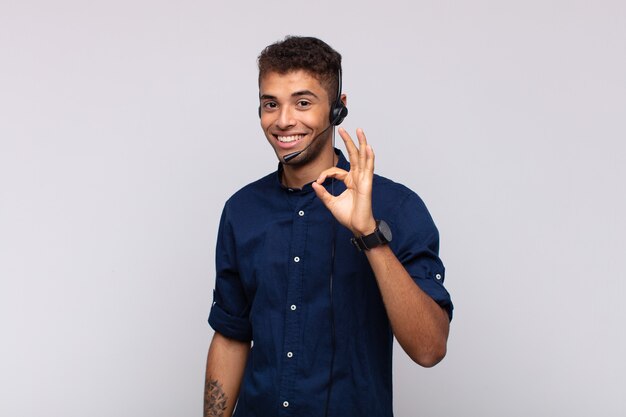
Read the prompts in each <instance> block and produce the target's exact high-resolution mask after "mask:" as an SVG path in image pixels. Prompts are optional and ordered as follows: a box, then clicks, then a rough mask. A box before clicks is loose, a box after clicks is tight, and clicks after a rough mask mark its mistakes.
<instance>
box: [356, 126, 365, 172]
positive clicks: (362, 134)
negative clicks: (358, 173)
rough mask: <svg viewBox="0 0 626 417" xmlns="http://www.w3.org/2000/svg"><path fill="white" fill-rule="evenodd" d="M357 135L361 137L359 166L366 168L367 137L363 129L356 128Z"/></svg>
mask: <svg viewBox="0 0 626 417" xmlns="http://www.w3.org/2000/svg"><path fill="white" fill-rule="evenodd" d="M356 137H357V138H358V139H359V168H361V169H365V168H366V166H367V138H366V137H365V132H363V129H361V128H358V129H357V130H356Z"/></svg>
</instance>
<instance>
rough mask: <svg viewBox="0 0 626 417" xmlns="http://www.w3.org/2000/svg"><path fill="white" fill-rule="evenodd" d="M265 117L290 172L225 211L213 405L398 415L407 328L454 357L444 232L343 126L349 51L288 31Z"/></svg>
mask: <svg viewBox="0 0 626 417" xmlns="http://www.w3.org/2000/svg"><path fill="white" fill-rule="evenodd" d="M258 64H259V97H260V108H259V115H260V118H261V128H262V129H263V132H264V134H265V137H266V138H267V141H268V142H269V143H270V145H271V146H272V148H273V149H274V152H275V153H276V156H277V157H278V160H279V164H278V170H277V171H276V172H274V173H272V174H270V175H268V176H266V177H264V178H261V179H260V180H258V181H256V182H253V183H251V184H249V185H248V186H246V187H244V188H243V189H241V190H240V191H238V192H237V193H235V194H234V195H233V196H232V197H231V198H230V199H229V200H228V201H227V202H226V205H225V207H224V211H223V213H222V218H221V223H220V229H219V235H218V241H217V249H216V267H217V276H216V284H215V292H214V303H213V307H212V309H211V313H210V316H209V323H210V324H211V326H212V327H213V329H214V330H215V335H214V337H213V340H212V342H211V346H210V348H209V354H208V359H207V369H206V386H205V399H204V401H205V402H204V410H205V411H204V414H205V416H230V415H231V413H232V412H233V410H234V408H235V404H236V405H237V407H236V411H235V413H234V414H235V416H238V417H251V416H259V417H271V416H279V415H280V416H298V417H306V416H317V417H323V416H342V417H346V416H376V417H384V416H392V415H393V408H392V387H391V385H392V376H391V356H392V342H393V337H394V336H395V338H396V339H397V340H398V342H399V343H400V345H401V346H402V348H403V349H404V351H405V352H406V353H407V354H408V355H409V356H410V357H411V359H413V360H414V361H415V362H416V363H418V364H420V365H422V366H427V367H428V366H433V365H435V364H436V363H437V362H439V361H440V360H441V359H442V358H443V357H444V355H445V352H446V342H447V337H448V328H449V327H448V326H449V320H450V318H451V315H452V303H451V301H450V297H449V294H448V292H447V291H446V290H445V288H444V287H443V280H444V267H443V264H442V262H441V260H440V259H439V257H438V255H437V253H438V246H439V237H438V232H437V229H436V227H435V225H434V224H433V221H432V219H431V217H430V215H429V213H428V211H427V209H426V207H425V206H424V204H423V203H422V201H421V200H420V198H419V197H418V196H417V194H415V193H414V192H412V191H411V190H409V189H408V188H406V187H404V186H402V185H400V184H397V183H394V182H392V181H390V180H388V179H385V178H383V177H380V176H378V175H374V152H373V150H372V147H371V146H370V145H369V144H368V143H367V140H366V138H365V134H364V133H363V131H362V130H361V129H357V131H356V136H357V138H358V146H357V145H356V144H355V143H354V142H353V140H352V138H351V137H350V135H349V134H348V133H347V132H346V131H345V130H343V129H341V128H339V129H338V130H339V135H340V136H341V138H342V139H343V142H344V144H345V146H346V148H347V152H348V155H349V159H350V163H348V162H347V160H346V159H345V158H344V156H343V154H342V153H341V152H340V151H339V150H336V149H334V147H333V140H332V139H333V130H334V125H337V124H339V123H341V120H342V119H343V117H345V116H346V115H347V109H346V108H345V105H346V96H345V95H344V94H341V90H340V89H341V55H339V54H338V53H337V52H336V51H334V50H333V49H332V48H331V47H330V46H328V45H327V44H325V43H324V42H322V41H320V40H319V39H315V38H300V37H287V38H286V39H285V40H284V41H281V42H278V43H275V44H273V45H270V46H268V47H267V48H266V49H265V50H264V51H263V52H262V53H261V55H260V56H259V59H258Z"/></svg>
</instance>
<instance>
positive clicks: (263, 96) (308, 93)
mask: <svg viewBox="0 0 626 417" xmlns="http://www.w3.org/2000/svg"><path fill="white" fill-rule="evenodd" d="M301 96H313V97H315V98H317V99H319V97H318V96H317V94H315V93H314V92H313V91H311V90H300V91H296V92H294V93H292V94H291V97H301ZM259 99H261V100H276V97H275V96H272V95H270V94H261V95H260V96H259Z"/></svg>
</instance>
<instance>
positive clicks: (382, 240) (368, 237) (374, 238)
mask: <svg viewBox="0 0 626 417" xmlns="http://www.w3.org/2000/svg"><path fill="white" fill-rule="evenodd" d="M375 224H376V227H375V229H374V231H373V232H372V233H369V234H362V235H359V236H355V237H353V238H352V239H350V241H351V242H352V244H353V245H354V246H355V247H356V248H357V249H358V250H359V251H360V252H362V251H364V250H365V251H367V250H370V249H373V248H376V247H378V246H380V245H386V244H387V243H389V242H391V238H392V233H391V229H390V228H389V225H388V224H387V222H385V221H384V220H378V221H376V222H375Z"/></svg>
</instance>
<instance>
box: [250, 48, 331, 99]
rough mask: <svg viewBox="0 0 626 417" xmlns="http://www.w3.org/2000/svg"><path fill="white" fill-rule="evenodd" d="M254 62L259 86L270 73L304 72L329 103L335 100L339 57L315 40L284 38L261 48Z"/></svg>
mask: <svg viewBox="0 0 626 417" xmlns="http://www.w3.org/2000/svg"><path fill="white" fill-rule="evenodd" d="M257 63H258V65H259V83H260V82H261V78H262V77H263V76H264V75H265V74H268V73H270V72H277V73H279V74H286V73H288V72H290V71H297V70H304V71H306V72H308V73H309V74H311V75H312V76H313V77H315V78H316V79H317V80H318V81H319V82H320V84H322V85H323V86H324V88H325V89H326V92H327V93H328V98H329V100H330V102H331V104H332V102H334V101H335V100H336V98H337V89H338V88H339V72H340V71H341V54H339V52H337V51H335V50H334V49H333V48H331V47H330V46H329V45H328V44H327V43H325V42H323V41H321V40H319V39H317V38H313V37H304V36H287V37H285V39H284V40H282V41H278V42H276V43H273V44H271V45H269V46H268V47H266V48H265V49H263V51H262V52H261V54H260V55H259V58H258V59H257Z"/></svg>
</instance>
